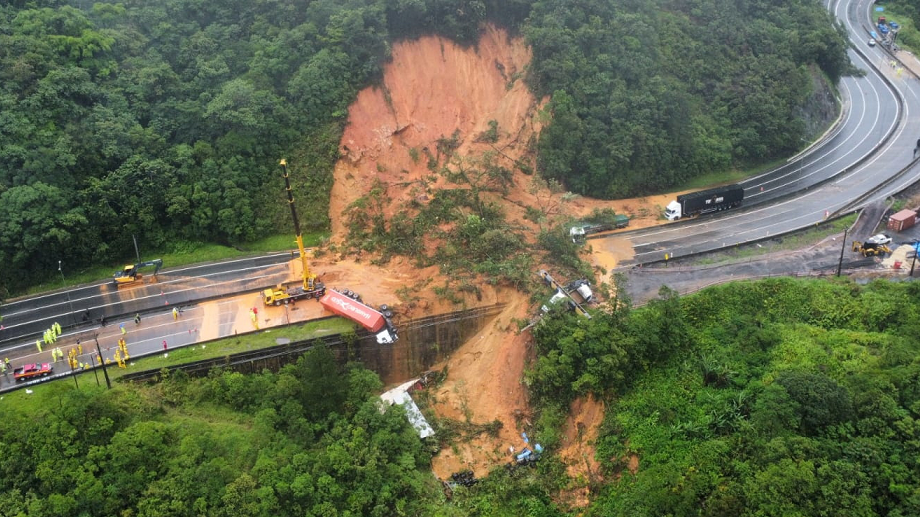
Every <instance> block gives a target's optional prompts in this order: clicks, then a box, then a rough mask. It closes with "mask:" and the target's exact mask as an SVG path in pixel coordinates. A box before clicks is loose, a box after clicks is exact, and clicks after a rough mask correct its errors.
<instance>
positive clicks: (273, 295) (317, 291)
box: [262, 160, 326, 305]
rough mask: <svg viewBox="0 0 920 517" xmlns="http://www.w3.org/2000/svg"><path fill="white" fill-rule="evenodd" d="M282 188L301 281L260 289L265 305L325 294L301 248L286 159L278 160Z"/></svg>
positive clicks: (301, 242) (305, 253)
mask: <svg viewBox="0 0 920 517" xmlns="http://www.w3.org/2000/svg"><path fill="white" fill-rule="evenodd" d="M279 163H280V165H281V170H282V176H283V177H284V188H285V189H286V190H287V196H288V204H289V205H290V207H291V217H293V218H294V232H295V233H296V234H297V249H298V250H299V251H300V262H301V264H302V265H303V275H302V276H303V283H302V284H301V285H296V286H291V287H285V286H284V285H283V284H278V285H277V286H276V287H274V288H271V289H266V290H264V291H262V298H263V301H264V302H265V305H281V304H282V303H291V302H293V301H295V300H299V299H301V298H307V299H310V298H316V299H319V298H322V297H323V295H324V294H326V286H325V285H323V283H322V282H319V281H317V280H316V275H314V274H312V273H311V272H310V264H309V263H308V262H307V252H306V250H304V248H303V235H302V234H301V233H300V221H299V220H298V219H297V209H296V208H295V207H294V193H293V192H292V191H291V180H290V179H289V178H288V171H287V160H281V161H280V162H279Z"/></svg>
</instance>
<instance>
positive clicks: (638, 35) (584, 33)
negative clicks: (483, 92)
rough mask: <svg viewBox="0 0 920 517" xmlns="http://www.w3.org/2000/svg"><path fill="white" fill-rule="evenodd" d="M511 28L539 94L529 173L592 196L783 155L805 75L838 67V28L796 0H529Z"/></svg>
mask: <svg viewBox="0 0 920 517" xmlns="http://www.w3.org/2000/svg"><path fill="white" fill-rule="evenodd" d="M563 6H564V7H563ZM524 31H525V33H526V34H527V36H528V41H529V42H530V43H531V44H532V45H533V50H534V58H533V65H532V69H531V84H532V86H533V87H534V89H535V90H536V92H537V93H538V94H541V95H543V94H547V95H548V94H552V102H551V104H550V106H549V108H550V110H551V111H552V114H553V123H552V124H551V125H550V126H549V127H547V128H546V129H544V130H543V132H542V134H541V136H540V142H539V156H538V164H539V169H540V171H541V172H542V173H543V174H545V175H547V176H549V177H553V178H557V179H559V180H560V181H562V182H563V183H564V184H566V185H567V186H568V187H569V189H570V190H572V191H574V192H576V193H579V194H586V195H591V196H593V197H602V198H617V197H629V196H632V195H641V194H646V193H649V192H655V191H660V190H661V189H664V188H667V187H672V186H674V185H679V184H681V183H682V182H686V181H688V180H689V179H691V178H694V177H697V176H700V175H701V174H705V173H708V172H712V171H719V170H724V169H727V168H729V167H731V166H737V165H742V166H743V165H745V164H753V163H758V162H762V161H765V160H768V159H771V158H776V157H780V156H788V155H791V154H794V153H795V152H796V151H797V150H798V149H799V148H800V147H801V146H802V138H803V137H805V136H806V135H805V134H804V124H803V120H802V116H801V115H802V114H801V112H800V109H801V108H802V107H804V106H805V104H806V102H808V100H809V96H810V95H811V93H812V86H811V84H812V83H811V80H810V78H809V74H810V73H813V72H816V71H817V70H818V69H820V72H821V73H823V74H825V75H826V77H827V78H828V79H829V80H830V82H832V83H836V82H837V80H838V79H839V78H840V76H841V74H843V73H844V72H845V70H846V69H847V67H848V61H847V57H846V55H845V49H846V40H845V32H844V31H843V30H842V29H841V28H838V27H837V26H835V25H834V24H833V22H832V18H831V16H830V14H829V13H828V12H827V11H825V10H824V9H823V7H822V6H821V4H820V3H819V2H813V1H809V0H803V1H799V0H795V1H791V2H770V1H764V0H750V1H744V2H722V1H719V0H712V1H709V0H690V1H681V0H655V1H652V2H648V1H644V2H639V1H626V2H605V1H591V2H579V3H577V4H574V5H572V4H571V3H569V2H536V3H535V4H534V8H533V11H532V12H531V16H530V19H529V22H528V24H527V25H526V26H525V29H524Z"/></svg>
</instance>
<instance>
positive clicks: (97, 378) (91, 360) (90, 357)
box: [89, 354, 101, 386]
mask: <svg viewBox="0 0 920 517" xmlns="http://www.w3.org/2000/svg"><path fill="white" fill-rule="evenodd" d="M89 360H90V362H91V363H93V375H95V376H96V386H101V384H99V372H97V371H96V358H95V357H93V354H89Z"/></svg>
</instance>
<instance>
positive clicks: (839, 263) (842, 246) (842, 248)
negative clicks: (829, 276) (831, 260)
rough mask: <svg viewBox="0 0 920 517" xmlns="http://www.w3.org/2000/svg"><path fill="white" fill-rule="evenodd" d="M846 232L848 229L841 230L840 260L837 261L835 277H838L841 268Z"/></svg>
mask: <svg viewBox="0 0 920 517" xmlns="http://www.w3.org/2000/svg"><path fill="white" fill-rule="evenodd" d="M847 230H849V228H844V229H843V244H841V245H840V260H839V261H837V276H838V277H839V276H840V268H841V267H843V250H845V249H846V247H847Z"/></svg>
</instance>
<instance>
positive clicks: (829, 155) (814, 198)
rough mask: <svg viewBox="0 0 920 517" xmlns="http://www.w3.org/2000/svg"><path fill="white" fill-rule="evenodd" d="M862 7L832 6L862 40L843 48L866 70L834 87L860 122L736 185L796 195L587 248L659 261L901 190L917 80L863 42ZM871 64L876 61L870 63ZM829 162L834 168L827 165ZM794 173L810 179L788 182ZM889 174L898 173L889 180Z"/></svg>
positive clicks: (914, 123) (910, 151)
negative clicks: (784, 169)
mask: <svg viewBox="0 0 920 517" xmlns="http://www.w3.org/2000/svg"><path fill="white" fill-rule="evenodd" d="M867 5H869V4H866V3H862V2H849V3H840V4H837V5H836V6H834V13H835V14H836V15H837V16H838V17H839V18H841V20H842V21H843V22H844V23H845V25H846V26H847V28H848V30H849V31H850V36H851V39H852V40H853V42H854V45H862V47H858V49H859V50H858V51H857V50H855V49H851V50H850V52H849V54H850V58H851V60H852V62H853V63H854V65H855V66H857V67H858V68H860V69H863V70H865V71H867V74H866V76H865V77H862V78H854V77H849V78H845V79H844V80H843V81H841V91H842V92H843V93H844V95H846V96H847V100H848V104H849V111H851V113H850V114H845V115H844V116H845V118H846V119H853V118H854V117H855V115H856V114H860V115H859V119H860V122H858V123H856V122H848V123H846V124H844V126H845V127H852V128H857V127H859V128H860V129H858V130H855V129H854V131H853V132H851V133H849V134H845V132H844V131H841V133H840V134H838V135H835V137H834V138H833V139H831V140H830V141H829V143H828V144H826V145H824V146H821V147H820V148H819V149H817V150H815V151H813V152H811V153H809V154H808V155H807V157H805V158H804V159H803V161H804V160H808V159H810V158H811V157H812V156H816V155H821V156H823V159H815V160H813V161H812V164H811V165H810V166H806V165H804V164H803V167H802V168H801V170H800V172H798V173H796V174H793V175H788V176H786V177H784V178H780V177H778V176H777V174H779V172H778V171H771V173H768V174H765V175H762V176H760V177H757V178H752V179H751V180H749V181H748V182H745V183H744V186H745V196H746V198H747V197H749V196H750V197H752V198H755V199H756V196H757V195H758V194H759V192H760V188H761V187H763V188H764V191H765V192H767V191H769V190H774V191H777V192H778V191H780V190H782V188H777V187H776V186H777V185H778V184H779V183H782V182H788V181H793V183H792V185H790V188H791V192H799V193H798V194H795V195H792V196H788V195H786V193H781V194H777V195H775V196H773V198H772V201H773V203H771V204H769V205H768V204H762V202H761V203H757V202H754V203H753V206H752V204H751V203H748V202H747V201H746V202H745V206H744V207H742V208H740V209H736V210H733V211H729V212H723V213H721V214H716V215H713V216H702V217H699V218H696V219H692V220H689V221H684V222H678V223H671V224H666V225H662V226H658V227H654V228H648V229H643V230H636V231H633V232H627V233H623V234H619V235H617V234H614V235H610V236H607V237H606V238H603V239H594V240H592V241H591V243H592V246H594V247H596V248H601V249H602V250H605V251H607V252H611V253H616V252H617V250H618V249H622V248H623V247H624V246H631V247H632V248H633V250H634V256H633V258H632V259H630V260H623V261H621V265H622V266H630V265H633V264H637V263H640V264H641V263H648V262H657V261H661V260H664V259H665V255H667V257H668V258H679V257H683V256H688V255H693V254H698V253H703V252H707V251H713V250H716V249H720V248H725V247H730V246H734V245H737V244H741V243H745V242H750V241H754V240H759V239H764V238H770V237H774V236H776V235H778V234H783V233H787V232H790V231H794V230H798V229H801V228H804V227H807V226H809V225H813V224H816V223H819V222H821V221H822V220H824V219H825V218H826V217H827V216H828V215H832V214H835V213H841V212H845V211H848V210H852V209H855V208H857V207H855V206H853V201H854V200H862V202H861V204H860V205H859V206H862V205H864V204H865V203H866V202H870V201H872V200H873V199H878V198H879V197H884V196H885V195H887V194H888V193H890V192H894V191H895V190H894V189H895V188H897V186H900V187H901V188H903V185H905V184H907V182H909V181H915V180H916V177H914V176H912V175H911V174H910V173H907V174H901V172H902V170H903V169H905V168H908V167H911V166H912V164H913V163H914V148H915V145H916V142H917V136H918V135H917V134H916V132H915V131H913V130H912V129H911V128H914V127H918V123H920V119H918V117H917V114H918V113H920V109H918V106H920V82H918V81H917V80H916V79H915V78H914V77H913V76H911V75H910V74H909V73H908V72H907V71H906V70H903V69H901V68H900V67H892V66H891V65H890V57H888V58H886V56H887V55H886V54H884V51H883V50H881V49H879V48H877V47H875V48H872V47H869V46H868V45H867V44H866V41H864V39H865V40H868V35H867V33H866V32H865V30H866V29H865V28H864V26H865V24H863V23H860V22H859V21H857V20H855V19H853V18H854V17H856V16H857V14H856V13H859V16H860V17H861V18H860V19H863V20H865V19H866V18H865V17H866V16H867V14H868V11H867V10H866V9H865V8H864V7H865V6H867ZM845 15H849V18H848V17H845ZM864 34H866V37H865V38H863V35H864ZM863 47H864V48H863ZM864 50H865V51H866V52H863V51H864ZM878 63H884V65H883V66H878ZM883 76H884V78H885V79H887V82H885V81H884V80H883ZM885 92H887V93H885ZM895 95H897V96H898V97H900V98H901V99H903V111H900V110H899V103H898V97H895ZM839 138H848V139H849V140H848V141H849V142H850V144H849V145H847V144H845V145H835V144H832V143H831V142H833V141H834V140H835V139H839ZM866 144H869V147H870V151H868V152H867V150H866V148H865V147H863V145H866ZM875 147H877V150H876V151H875V152H872V151H871V148H875ZM829 163H833V164H834V165H835V166H834V167H829V166H828V164H829ZM908 170H913V169H908ZM819 171H823V172H819ZM781 175H782V174H781ZM802 178H811V179H803V180H802V181H804V183H795V181H796V180H799V179H802ZM818 178H820V179H818ZM891 178H899V179H897V180H895V181H891ZM809 182H810V183H811V185H809V184H808V183H809ZM889 182H890V186H886V187H884V188H882V189H879V186H880V185H885V184H886V183H889ZM751 191H753V192H751ZM875 191H878V193H877V194H873V195H871V196H869V197H865V194H866V193H867V192H875ZM749 192H750V194H749Z"/></svg>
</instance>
